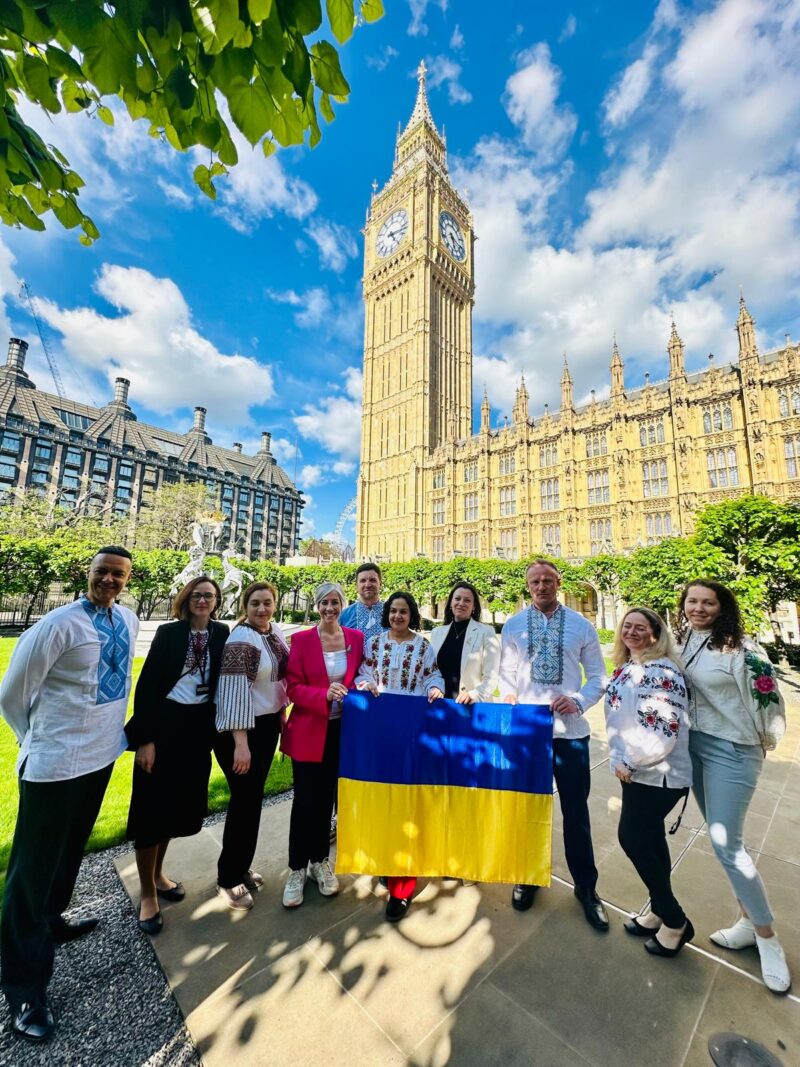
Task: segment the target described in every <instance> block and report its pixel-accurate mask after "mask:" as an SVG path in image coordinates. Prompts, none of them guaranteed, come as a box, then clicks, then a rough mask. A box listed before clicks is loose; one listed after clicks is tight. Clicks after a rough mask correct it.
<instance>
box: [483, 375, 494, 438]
mask: <svg viewBox="0 0 800 1067" xmlns="http://www.w3.org/2000/svg"><path fill="white" fill-rule="evenodd" d="M491 426H492V408H491V405H490V404H489V394H488V393H487V392H486V386H485V385H484V387H483V400H481V433H488V432H489V430H490V429H491Z"/></svg>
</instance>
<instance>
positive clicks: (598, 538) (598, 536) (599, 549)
mask: <svg viewBox="0 0 800 1067" xmlns="http://www.w3.org/2000/svg"><path fill="white" fill-rule="evenodd" d="M589 541H590V545H591V552H592V555H593V556H599V555H602V554H603V553H607V552H613V550H614V546H613V544H612V543H611V519H594V520H593V521H592V522H590V523H589Z"/></svg>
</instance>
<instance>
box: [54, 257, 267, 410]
mask: <svg viewBox="0 0 800 1067" xmlns="http://www.w3.org/2000/svg"><path fill="white" fill-rule="evenodd" d="M94 288H95V291H96V292H97V293H98V295H99V296H101V297H102V298H103V299H104V300H106V301H107V302H108V303H109V304H110V305H111V306H112V307H113V308H115V309H116V311H117V312H118V314H116V315H104V314H101V313H100V312H99V311H96V310H95V309H94V308H90V307H78V308H69V309H67V308H60V307H58V306H57V305H55V304H53V303H51V302H50V301H47V300H44V299H41V300H40V307H41V309H42V314H43V317H44V318H45V320H46V321H47V322H48V324H49V325H50V326H51V327H52V328H53V329H54V330H57V331H58V332H59V333H61V334H62V336H63V340H62V344H63V348H64V351H65V352H66V354H67V355H68V357H69V358H70V359H71V360H73V361H74V362H75V363H76V364H79V365H81V366H83V367H86V368H89V369H90V370H92V371H95V372H99V373H102V374H104V375H105V376H106V378H107V379H108V381H109V382H113V380H114V378H115V377H117V376H118V375H122V376H124V377H126V378H130V380H131V400H132V403H133V405H134V406H135V405H136V404H144V405H146V406H147V407H148V408H150V409H151V410H152V411H155V412H158V413H159V414H162V415H164V414H173V413H174V412H175V411H176V410H185V409H187V408H191V407H192V406H193V405H195V404H201V405H203V406H204V407H207V408H208V411H209V421H210V423H212V424H213V423H214V421H218V422H220V423H235V424H238V425H242V424H244V423H246V422H247V421H248V409H249V408H250V407H251V406H253V405H258V404H263V403H265V402H266V401H267V400H269V399H270V398H271V397H272V395H273V393H274V388H273V382H272V372H271V370H270V368H269V367H268V366H266V365H265V364H263V363H259V362H258V361H257V360H255V359H253V358H252V357H251V356H242V355H239V354H231V355H228V354H224V353H222V352H220V351H219V349H218V348H217V347H216V346H215V345H214V344H213V343H212V342H211V341H209V340H207V339H206V338H205V337H203V336H202V335H201V334H200V333H199V332H198V330H197V328H196V327H195V325H194V322H193V318H192V313H191V310H190V309H189V306H188V305H187V303H186V300H185V299H184V296H183V294H182V293H181V291H180V289H179V288H178V286H177V285H176V284H175V283H174V282H173V281H172V280H171V279H169V278H156V277H155V276H154V275H153V274H151V273H150V272H149V271H146V270H142V269H140V268H138V267H118V266H113V265H111V264H107V263H106V264H104V265H103V267H102V269H101V271H100V274H99V276H98V278H97V281H96V283H95V287H94Z"/></svg>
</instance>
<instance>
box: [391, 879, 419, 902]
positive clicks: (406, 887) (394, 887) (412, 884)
mask: <svg viewBox="0 0 800 1067" xmlns="http://www.w3.org/2000/svg"><path fill="white" fill-rule="evenodd" d="M416 888H417V880H416V878H390V879H389V896H390V897H399V898H400V899H401V900H405V899H407V898H408V897H412V896H413V895H414V890H415V889H416Z"/></svg>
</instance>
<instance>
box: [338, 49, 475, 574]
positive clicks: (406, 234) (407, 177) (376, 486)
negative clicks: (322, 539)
mask: <svg viewBox="0 0 800 1067" xmlns="http://www.w3.org/2000/svg"><path fill="white" fill-rule="evenodd" d="M417 77H418V82H419V87H418V90H417V99H416V103H415V104H414V110H413V111H412V113H411V118H410V119H409V121H408V125H407V126H406V128H405V129H404V130H403V131H402V133H400V134H399V135H398V138H397V146H396V149H395V158H394V167H393V169H392V175H391V177H390V178H389V181H388V182H387V183H386V185H385V186H384V187H383V189H381V190H380V192H378V191H377V190H376V192H375V193H374V195H373V197H372V202H371V204H370V208H369V212H368V214H367V222H366V226H365V228H364V278H363V285H364V303H365V328H364V402H363V415H362V426H361V471H360V474H359V486H358V521H357V545H356V552H357V555H358V556H359V557H365V556H372V557H376V556H377V557H380V558H384V559H391V560H394V561H397V560H403V559H410V558H413V556H414V555H416V553H417V552H420V551H422V550H424V534H423V531H424V526H425V508H426V501H425V465H426V458H427V457H428V456H430V454H431V452H432V451H433V450H434V449H436V448H438V447H439V446H440V445H442V444H444V443H445V442H447V441H448V440H452V439H453V438H455V439H456V440H458V439H463V438H467V437H469V436H470V435H471V433H472V305H473V294H474V289H475V286H474V281H473V267H474V257H473V243H474V234H473V230H472V218H471V215H470V212H469V209H468V207H467V205H466V204H465V203H464V201H463V200H462V198H461V197H460V196H459V195H458V193H457V192H456V190H455V189H454V188H453V186H452V184H451V182H450V178H449V175H448V173H447V152H446V148H445V142H444V138H443V137H442V136H441V134H440V133H439V131H438V130H437V128H436V125H435V123H434V121H433V117H432V115H431V112H430V108H429V106H428V98H427V95H426V92H425V64H424V63H421V64H420V67H419V71H418V75H417Z"/></svg>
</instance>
